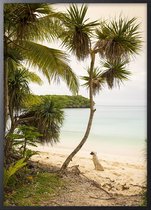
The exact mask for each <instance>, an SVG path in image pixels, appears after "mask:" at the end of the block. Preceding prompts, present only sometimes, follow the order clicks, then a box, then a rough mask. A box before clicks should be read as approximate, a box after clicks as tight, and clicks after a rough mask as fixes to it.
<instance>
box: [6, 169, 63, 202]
mask: <svg viewBox="0 0 151 210" xmlns="http://www.w3.org/2000/svg"><path fill="white" fill-rule="evenodd" d="M31 184H32V187H31ZM63 186H64V182H63V181H62V180H61V178H59V177H58V176H57V175H56V174H52V173H47V172H44V173H41V172H40V173H39V174H37V175H34V176H33V178H32V183H31V182H28V183H26V184H23V183H22V184H21V185H20V186H19V187H15V188H14V190H13V192H12V194H11V195H9V196H7V197H6V198H5V199H6V200H7V201H6V200H5V202H4V206H11V205H12V204H15V205H16V206H43V205H50V203H51V201H50V199H51V198H52V197H53V195H54V194H56V193H58V190H59V189H60V188H62V187H63ZM29 189H30V190H29ZM46 202H47V204H46Z"/></svg>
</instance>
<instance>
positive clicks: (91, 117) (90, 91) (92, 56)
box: [60, 51, 95, 173]
mask: <svg viewBox="0 0 151 210" xmlns="http://www.w3.org/2000/svg"><path fill="white" fill-rule="evenodd" d="M94 62H95V52H93V51H91V65H90V88H89V98H90V115H89V120H88V124H87V128H86V131H85V134H84V137H83V138H82V140H81V142H80V144H79V145H78V146H77V147H76V148H75V149H74V150H73V152H72V153H71V154H70V155H69V156H68V157H67V159H66V160H65V162H64V163H63V165H62V167H61V169H60V173H64V172H65V170H66V168H67V167H68V165H69V163H70V161H72V158H73V157H74V156H75V155H76V154H77V153H78V151H79V150H80V149H81V148H82V146H83V145H84V143H85V142H86V140H87V138H88V136H89V133H90V130H91V126H92V121H93V116H94V112H95V109H94V102H93V87H92V73H93V69H94Z"/></svg>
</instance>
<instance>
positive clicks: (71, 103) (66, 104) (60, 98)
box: [22, 94, 90, 109]
mask: <svg viewBox="0 0 151 210" xmlns="http://www.w3.org/2000/svg"><path fill="white" fill-rule="evenodd" d="M44 98H50V99H52V100H53V101H55V102H56V103H57V104H59V105H60V107H62V108H64V109H66V108H89V107H90V100H89V99H88V98H85V97H83V96H81V95H72V96H69V95H32V94H31V95H30V96H29V97H28V100H26V101H24V103H23V104H22V108H23V109H25V108H28V107H30V106H32V105H35V104H38V103H40V102H41V101H42V100H43V99H44Z"/></svg>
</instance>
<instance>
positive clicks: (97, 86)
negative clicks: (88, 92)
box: [81, 68, 105, 95]
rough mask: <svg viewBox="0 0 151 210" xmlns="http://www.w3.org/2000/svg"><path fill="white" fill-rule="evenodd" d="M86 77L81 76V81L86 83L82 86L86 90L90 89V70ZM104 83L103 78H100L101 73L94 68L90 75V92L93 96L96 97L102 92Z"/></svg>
mask: <svg viewBox="0 0 151 210" xmlns="http://www.w3.org/2000/svg"><path fill="white" fill-rule="evenodd" d="M87 73H88V76H82V77H81V79H83V80H84V81H86V82H85V83H84V84H83V86H85V87H86V88H87V89H89V88H90V70H88V71H87ZM104 83H105V79H104V77H102V72H101V71H100V70H99V69H98V68H94V70H93V74H92V91H93V95H96V94H98V93H99V92H100V90H102V88H103V86H104Z"/></svg>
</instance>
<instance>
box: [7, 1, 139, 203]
mask: <svg viewBox="0 0 151 210" xmlns="http://www.w3.org/2000/svg"><path fill="white" fill-rule="evenodd" d="M87 9H88V7H87V6H86V5H82V6H81V7H78V6H77V5H76V4H71V5H70V6H69V8H68V9H67V11H66V12H64V13H62V12H56V11H55V10H54V9H53V5H50V4H46V3H30V4H29V3H16V4H13V3H9V4H4V90H5V93H4V101H5V110H4V114H5V141H4V167H5V168H4V182H5V183H4V185H5V186H4V187H5V190H6V192H10V191H11V192H12V191H13V189H14V186H16V187H18V184H20V182H24V183H25V185H23V186H22V187H21V188H20V189H19V188H18V190H17V191H15V192H14V193H12V194H11V196H12V198H11V199H12V200H13V202H15V199H16V198H17V199H18V200H19V199H20V196H21V197H22V198H21V200H20V204H21V205H24V204H25V203H26V201H27V200H26V199H24V198H25V197H26V196H27V197H29V196H30V194H29V193H25V192H27V189H29V187H30V185H31V184H32V185H33V186H34V190H35V191H34V194H35V195H38V197H37V199H38V200H37V201H35V205H36V204H39V202H41V193H43V192H45V190H46V189H47V192H48V194H49V195H50V194H52V193H53V192H56V189H57V187H60V186H62V183H61V182H60V178H59V177H58V175H56V174H49V173H47V172H41V171H40V173H39V172H37V171H36V172H35V171H32V170H30V167H29V166H30V161H29V160H30V158H31V157H32V155H35V154H37V152H35V151H32V150H31V149H30V146H34V147H36V146H37V143H48V142H49V143H51V144H52V145H53V144H55V143H57V142H59V137H60V128H61V126H62V125H63V121H64V111H63V108H77V107H87V108H89V109H90V113H89V119H88V123H87V127H86V131H85V133H84V136H83V138H82V140H81V141H80V143H79V144H78V145H77V147H76V148H75V149H74V150H73V151H72V152H71V154H70V155H69V156H68V157H67V159H66V160H65V162H64V163H63V164H62V167H61V169H60V173H61V174H62V173H64V172H65V171H66V168H67V167H68V165H69V163H70V161H71V160H72V159H73V157H74V156H75V154H76V153H77V152H78V151H79V150H80V149H81V148H82V146H83V145H84V144H85V142H86V140H87V139H88V136H89V134H90V130H91V126H92V123H93V117H94V113H95V111H96V109H95V102H94V96H95V95H96V94H99V93H100V91H102V89H103V88H104V86H107V87H108V88H109V89H112V88H114V87H115V86H118V87H120V85H121V83H123V81H126V80H128V79H129V75H130V74H131V72H130V71H129V70H128V64H129V63H130V62H131V58H132V57H133V56H134V55H135V54H137V53H139V51H140V49H141V35H140V32H139V24H137V19H136V18H132V19H126V18H121V17H120V18H119V19H115V20H110V21H101V22H100V21H99V20H96V21H93V22H91V21H89V19H87V18H86V15H87ZM45 40H46V41H47V42H49V43H50V45H51V42H53V41H54V40H59V41H60V42H61V45H62V46H63V48H64V49H65V50H66V52H65V51H63V50H60V49H54V48H51V47H48V46H46V45H45V44H44V42H45ZM61 49H62V48H61ZM69 54H73V55H74V56H75V58H77V59H78V60H79V61H83V62H84V61H85V60H86V59H89V61H90V64H89V67H88V69H87V75H85V76H82V77H80V78H81V79H82V80H83V86H84V87H86V88H87V90H88V93H89V99H86V98H84V97H82V96H79V95H77V94H78V90H79V82H78V78H77V76H76V74H75V73H74V72H73V70H72V69H71V67H70V65H69V59H68V57H69ZM96 58H99V59H100V65H96V62H95V60H96ZM38 71H40V72H41V73H42V74H43V75H44V76H45V77H46V78H47V80H48V82H49V83H50V84H51V83H52V82H58V81H59V80H60V79H61V80H63V81H64V82H65V83H66V85H67V86H68V88H69V90H70V91H71V92H72V94H73V96H66V95H63V96H56V95H46V96H35V95H33V94H32V92H31V90H30V86H29V83H30V82H34V83H37V84H39V85H42V83H43V81H42V80H41V78H40V77H39V76H38V75H37V74H36V72H38ZM38 170H39V169H38ZM29 177H30V178H29ZM16 180H19V181H18V183H17V181H16ZM28 192H29V191H28ZM8 194H9V193H8ZM6 197H7V196H6ZM32 198H33V197H32ZM43 198H44V197H43ZM45 198H47V196H46V197H45ZM6 199H7V198H6ZM31 202H33V201H31ZM31 202H30V201H29V205H30V204H31ZM6 203H7V202H6Z"/></svg>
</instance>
